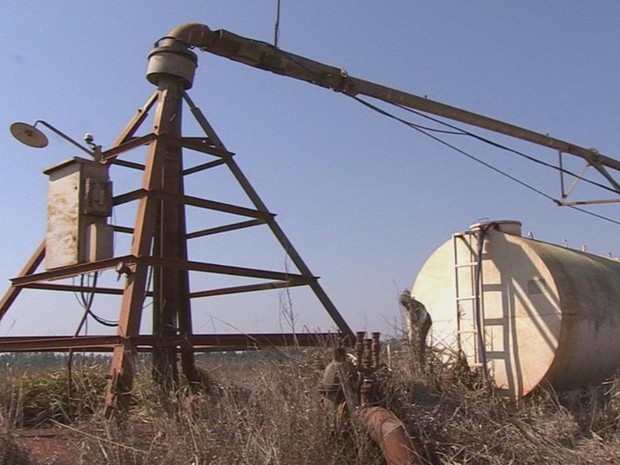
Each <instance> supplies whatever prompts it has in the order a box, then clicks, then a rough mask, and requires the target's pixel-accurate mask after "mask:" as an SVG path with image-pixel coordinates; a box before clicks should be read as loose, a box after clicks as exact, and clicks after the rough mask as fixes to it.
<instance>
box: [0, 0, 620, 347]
mask: <svg viewBox="0 0 620 465" xmlns="http://www.w3.org/2000/svg"><path fill="white" fill-rule="evenodd" d="M275 4H276V2H275V0H231V1H226V2H223V1H209V0H200V1H196V0H194V1H187V0H175V1H167V2H163V1H161V0H152V1H148V2H146V1H133V2H122V1H119V0H111V1H106V2H101V1H94V0H88V1H85V0H73V1H71V0H58V1H55V2H36V6H35V4H34V3H32V2H23V1H18V0H4V1H3V2H2V13H1V14H0V31H1V32H0V34H1V37H2V46H1V47H0V69H1V70H2V72H1V73H0V95H1V101H2V105H1V106H0V154H1V156H2V160H3V163H2V167H3V169H2V171H1V172H0V176H1V180H2V181H1V182H0V189H1V197H0V198H1V199H2V200H1V202H2V203H1V204H2V208H1V209H0V215H2V228H1V230H0V231H1V232H0V244H1V246H2V247H1V249H0V282H1V283H3V285H4V286H7V287H8V279H9V278H10V277H12V276H15V275H16V274H17V273H18V271H19V270H20V269H21V268H22V266H23V265H24V263H25V262H26V260H27V259H28V258H29V257H30V255H31V254H32V253H33V251H34V249H35V248H36V246H37V244H38V243H39V242H40V240H41V239H42V237H43V235H44V229H45V205H46V189H47V179H46V177H45V176H44V175H43V174H42V171H43V169H44V168H45V167H47V166H49V165H52V164H54V163H56V162H58V161H61V160H63V159H65V158H67V157H70V156H75V155H79V153H75V151H74V150H73V149H72V147H71V146H70V145H68V144H67V143H65V142H63V141H62V140H60V139H58V138H56V137H53V136H52V135H51V134H48V135H50V139H51V143H50V145H49V147H48V148H46V149H43V150H35V149H31V148H28V147H25V146H23V145H21V144H19V143H18V142H17V141H15V140H14V139H13V138H12V137H11V135H10V133H9V131H8V128H9V125H10V124H11V123H12V122H14V121H26V122H34V121H35V120H37V119H44V120H46V121H48V122H50V123H52V124H53V125H55V126H56V127H58V128H59V129H61V130H63V131H64V132H66V133H68V134H70V135H71V136H73V137H75V138H76V139H78V140H81V138H82V135H83V134H84V133H85V132H90V133H92V134H93V135H94V136H95V138H96V141H97V142H98V143H100V144H102V145H103V146H104V148H105V146H107V145H109V144H111V143H112V142H113V140H114V139H115V137H116V135H117V134H118V132H119V131H120V130H121V129H122V128H123V126H124V125H125V124H126V123H127V121H128V120H129V118H130V117H131V116H132V115H133V113H134V112H135V110H136V109H137V108H138V107H140V106H141V105H142V104H143V103H144V102H145V100H146V99H147V97H148V96H149V95H150V94H151V93H152V91H153V87H152V85H151V84H149V83H148V82H147V81H146V79H145V69H146V58H147V53H148V51H149V50H150V48H151V47H152V45H153V43H154V42H155V40H157V39H159V38H160V37H162V36H164V35H166V33H167V32H168V31H169V30H170V29H172V28H173V27H174V26H177V25H179V24H182V23H186V22H200V23H205V24H207V25H209V26H210V27H211V28H212V29H220V28H222V29H227V30H229V31H231V32H234V33H236V34H239V35H243V36H246V37H251V38H255V39H260V40H264V41H268V42H271V41H272V39H273V27H274V17H275ZM619 18H620V3H618V2H615V1H611V0H608V1H599V2H583V1H574V0H566V1H563V2H554V1H533V0H527V1H520V2H501V1H479V0H471V1H467V2H463V1H456V0H446V1H414V0H400V1H396V0H394V1H383V2H379V1H370V0H366V1H363V0H339V1H337V2H334V1H328V0H314V1H311V2H299V1H292V0H282V13H281V35H280V46H281V48H283V49H285V50H288V51H290V52H293V53H296V54H299V55H303V56H307V57H309V58H312V59H314V60H317V61H322V62H325V63H328V64H332V65H335V66H338V67H342V68H345V69H346V70H347V71H348V72H349V74H350V75H353V76H356V77H360V78H363V79H367V80H371V81H375V82H378V83H381V84H384V85H388V86H392V87H396V88H399V89H402V90H406V91H408V92H411V93H414V94H418V95H426V96H428V97H429V98H432V99H434V100H438V101H441V102H445V103H448V104H450V105H454V106H458V107H461V108H465V109H468V110H470V111H474V112H478V113H482V114H485V115H488V116H492V117H495V118H498V119H502V120H505V121H508V122H511V123H514V124H518V125H522V126H525V127H527V128H530V129H533V130H536V131H539V132H543V133H549V134H550V135H552V136H555V137H558V138H561V139H565V140H568V141H572V142H574V143H576V144H579V145H582V146H585V147H595V148H597V149H598V150H599V151H601V152H602V153H604V154H606V155H608V156H611V157H614V158H618V157H620V153H618V151H617V148H618V140H619V138H620V135H619V134H620V133H619V131H618V123H619V122H620V64H619V63H620V60H619V59H618V56H620V53H619V52H620V50H619V47H620V45H619V44H620V29H619V28H618V20H619ZM198 59H199V68H198V72H197V76H196V80H195V84H194V88H193V89H192V90H191V91H190V95H191V97H192V99H193V100H194V101H195V102H196V104H197V105H198V106H200V107H201V109H202V110H203V112H204V113H205V115H206V116H207V118H208V119H209V121H210V122H211V124H212V125H213V126H214V127H215V129H216V131H217V132H218V134H219V135H220V137H221V138H222V139H223V140H224V142H225V144H226V145H227V147H228V148H229V150H231V151H233V152H235V153H236V154H237V156H236V159H237V163H239V164H240V166H241V167H242V169H243V170H244V171H245V173H246V175H247V176H248V177H249V179H250V180H251V182H252V183H253V185H254V187H255V188H256V190H257V191H258V192H259V193H260V195H261V196H262V197H263V200H264V201H265V203H266V204H267V206H268V207H269V208H270V210H271V211H273V212H275V213H277V214H278V217H277V219H278V222H279V224H280V226H281V227H282V228H283V229H284V231H285V232H286V233H287V235H288V236H289V238H290V239H291V241H292V242H293V244H294V245H295V246H296V248H297V249H298V251H299V252H300V254H301V255H302V257H303V258H304V259H305V261H306V262H307V264H308V265H309V267H310V269H311V270H312V271H313V273H314V274H316V275H318V276H321V283H322V285H323V287H324V288H325V290H326V291H327V293H328V294H329V295H330V297H331V298H332V300H333V301H334V303H335V304H336V306H337V307H338V308H339V309H340V311H341V313H342V315H343V316H344V318H345V319H346V320H347V321H348V322H349V324H350V326H351V327H352V328H353V329H354V330H356V329H367V330H380V331H383V332H386V333H392V332H393V329H392V326H393V325H394V324H395V321H397V320H398V319H399V318H400V315H399V308H398V303H397V296H398V294H399V292H400V291H401V290H403V289H405V288H407V287H410V285H411V284H412V282H413V280H414V279H415V276H416V274H417V272H418V270H419V269H420V267H421V265H422V264H423V262H424V260H425V259H426V257H428V256H429V254H430V253H431V252H432V251H433V250H434V249H435V248H436V247H437V246H439V245H440V244H441V243H443V242H444V241H445V240H447V239H449V237H450V234H451V233H452V232H455V231H458V230H463V229H466V228H467V227H468V226H469V225H470V224H472V223H475V222H477V221H480V220H481V219H517V220H520V221H522V222H523V229H524V232H525V233H528V232H530V231H531V232H532V233H533V234H534V236H535V237H536V238H539V239H542V240H546V241H549V242H555V243H560V242H562V241H563V240H566V241H568V244H569V245H570V246H573V247H575V248H580V247H581V246H582V245H586V246H587V248H588V250H589V251H592V252H595V253H601V254H607V253H613V254H614V255H620V246H619V245H618V234H619V233H620V228H619V226H618V225H616V224H613V223H609V222H605V221H602V220H599V219H596V218H593V217H590V216H587V215H584V214H583V213H579V212H576V211H573V210H570V209H566V208H559V207H557V206H555V205H554V204H553V203H552V202H551V201H549V200H548V199H545V198H543V197H540V196H539V195H537V194H535V193H533V192H531V191H529V190H527V189H525V188H523V187H522V186H520V185H518V184H516V183H514V182H513V181H510V180H508V179H506V178H505V177H502V176H499V175H498V174H496V173H494V172H492V171H490V170H489V169H487V168H485V167H483V166H481V165H479V164H477V163H475V162H473V161H471V160H469V159H467V158H465V157H464V156H462V155H459V154H458V153H456V152H454V151H451V150H450V149H448V148H446V147H444V146H442V145H440V144H438V143H436V142H433V141H432V140H430V139H428V138H426V137H425V136H423V135H420V134H418V133H417V132H415V131H412V130H411V129H408V128H406V127H405V126H403V125H400V124H399V123H396V122H394V121H391V120H389V119H387V118H385V117H383V116H380V115H378V114H376V113H374V112H372V111H370V110H368V109H367V108H365V107H363V106H361V105H360V104H359V103H357V102H355V101H353V100H351V99H349V98H347V97H345V96H342V95H340V94H336V93H333V92H330V91H328V90H325V89H321V88H315V87H313V86H311V85H309V84H306V83H302V82H299V81H294V80H291V79H287V78H283V77H279V76H275V75H272V74H269V73H266V72H263V71H259V70H254V69H250V68H248V67H245V66H243V65H240V64H237V63H233V62H229V61H227V60H225V59H223V58H220V57H215V56H210V55H207V54H199V57H198ZM385 108H388V107H385ZM388 109H389V108H388ZM390 111H394V110H393V109H390ZM187 114H188V115H189V113H187ZM399 114H400V115H402V116H405V117H407V118H410V119H413V120H414V121H416V122H418V123H422V124H428V123H425V122H424V121H423V120H420V119H419V118H416V117H415V116H413V115H408V114H403V113H402V112H401V113H399ZM185 118H186V119H189V116H186V117H185ZM476 132H478V133H480V134H482V135H485V136H487V137H492V138H493V139H494V140H497V141H499V142H502V143H505V144H509V145H510V146H511V147H515V148H518V149H520V150H523V151H526V152H527V153H528V154H529V155H531V156H534V157H537V158H540V159H543V160H545V161H548V162H552V163H553V162H555V161H556V158H557V155H556V154H555V153H554V152H553V151H551V150H547V149H543V148H540V147H536V146H532V145H529V144H524V143H518V142H516V141H511V140H507V139H505V138H501V137H498V136H493V135H489V134H485V133H484V132H483V131H478V130H476ZM441 137H442V138H443V139H446V140H449V141H450V142H453V143H455V144H457V145H458V146H459V147H462V148H463V149H465V150H467V151H468V152H470V153H472V154H475V155H476V156H477V157H479V158H480V159H482V160H484V161H486V162H488V163H492V164H493V165H494V166H496V167H498V168H500V169H502V170H505V171H507V172H509V173H510V174H511V175H513V176H516V177H518V178H519V179H522V180H523V181H525V182H527V183H529V184H531V185H533V186H535V187H536V188H538V189H540V190H542V191H544V192H546V193H548V194H549V195H552V196H554V197H557V196H559V189H560V187H559V177H558V174H557V173H556V172H553V171H551V170H548V169H546V168H543V167H541V166H539V165H535V164H533V163H531V162H528V161H525V160H523V159H520V158H517V157H516V156H514V155H510V154H508V153H506V152H502V151H499V150H497V149H493V148H491V147H489V146H487V145H484V144H480V143H474V142H473V141H471V140H468V139H466V138H463V137H460V138H459V137H454V136H448V135H441ZM581 165H582V163H581V162H580V161H579V162H577V161H576V160H573V162H572V163H571V164H570V168H571V169H574V170H577V171H578V170H579V169H580V167H581ZM587 173H588V175H589V176H591V177H592V178H593V179H598V178H597V177H596V176H595V175H594V173H592V169H590V170H588V172H587ZM113 176H114V173H113ZM118 176H119V178H114V179H113V180H114V183H115V187H118V188H120V187H121V186H123V183H124V182H125V181H126V180H125V179H123V178H122V176H126V174H125V173H122V174H119V175H118ZM225 181H226V179H224V178H222V179H220V178H217V179H216V180H211V179H210V178H209V175H206V174H205V177H204V178H202V177H201V178H200V180H194V179H193V180H192V187H191V189H192V190H193V192H194V193H195V194H200V195H204V196H207V195H209V196H210V197H211V198H213V199H214V200H221V201H230V199H237V194H236V190H235V189H234V188H235V187H236V186H234V185H233V184H234V183H233V182H232V181H231V180H230V179H228V180H227V181H226V182H225ZM229 185H230V187H229ZM117 193H119V192H118V191H117ZM607 197H609V195H608V193H606V192H604V191H602V190H600V189H598V190H593V189H587V188H584V187H579V188H578V189H577V190H576V192H575V199H585V198H588V199H591V198H607ZM589 210H590V211H592V212H596V213H598V214H602V215H605V216H608V217H610V218H613V219H614V220H620V214H618V209H617V206H615V205H607V206H604V207H592V208H589ZM200 221H201V220H200V219H198V220H196V224H201V223H200ZM252 231H253V230H252ZM252 231H247V232H243V233H231V234H230V235H229V237H227V238H226V241H230V242H229V243H227V245H224V242H223V241H224V240H225V239H224V238H218V239H216V240H214V242H213V244H214V245H213V246H211V242H209V241H205V242H202V244H203V245H202V246H201V247H203V248H202V249H201V253H203V255H204V257H203V258H204V259H207V260H210V261H216V260H221V261H222V262H226V263H232V264H237V265H242V266H258V267H260V266H261V264H262V265H263V266H264V267H265V268H274V269H283V267H284V266H285V264H284V261H285V260H284V253H283V251H282V250H281V249H278V248H277V247H275V248H270V247H271V246H265V247H263V245H262V244H263V241H267V240H268V239H269V238H266V237H264V236H265V235H266V234H265V232H264V230H263V232H256V233H255V232H252ZM218 241H220V242H218ZM259 262H260V263H259ZM289 266H291V265H289ZM3 291H4V289H3V290H2V292H3ZM296 292H297V291H296ZM296 292H293V293H292V294H291V299H292V305H293V311H294V312H295V313H296V314H298V315H299V323H298V327H300V326H301V325H303V324H305V325H307V326H309V327H311V328H313V329H314V328H320V329H323V330H326V329H329V328H331V327H333V325H332V324H331V322H330V320H329V318H328V317H327V316H326V315H325V312H324V311H322V309H321V308H320V304H319V303H318V301H316V300H315V299H313V298H312V296H310V295H308V294H307V293H305V294H304V291H301V292H300V293H299V292H297V293H296ZM57 294H58V293H53V294H49V293H47V294H46V293H43V292H41V291H30V292H25V293H23V294H22V296H20V298H19V299H18V302H17V304H15V305H14V310H12V311H11V312H10V313H9V314H8V315H7V316H6V317H5V318H4V320H3V321H2V322H1V323H0V335H7V334H28V333H36V334H72V333H73V331H74V330H75V326H76V323H77V321H78V320H79V317H80V315H81V310H80V309H79V307H77V304H76V302H75V299H74V298H73V296H66V295H65V296H58V295H57ZM261 294H268V295H259V294H255V295H251V296H250V295H249V296H244V297H243V298H241V299H237V301H233V302H232V303H228V301H227V300H226V298H224V297H222V298H217V299H210V300H209V301H204V300H202V301H197V302H196V303H195V305H194V313H195V319H196V328H195V329H196V331H197V332H211V331H213V330H216V331H222V332H224V331H231V328H232V327H233V326H234V327H239V328H240V329H242V330H244V331H248V332H251V331H270V330H277V329H278V328H279V325H280V323H279V316H278V314H279V310H278V309H279V308H280V306H281V304H280V301H281V299H282V297H283V296H282V295H280V294H278V293H277V292H276V293H273V292H272V293H261ZM233 300H234V299H233ZM95 308H96V309H97V311H99V312H100V313H101V314H103V315H105V316H106V317H107V318H109V319H114V318H115V317H116V314H117V312H118V306H116V304H113V303H111V302H107V301H98V302H96V304H95ZM145 318H147V316H146V314H145ZM396 325H398V323H396ZM95 330H98V328H96V327H95V326H93V324H92V323H91V325H90V326H89V332H90V333H94V332H95Z"/></svg>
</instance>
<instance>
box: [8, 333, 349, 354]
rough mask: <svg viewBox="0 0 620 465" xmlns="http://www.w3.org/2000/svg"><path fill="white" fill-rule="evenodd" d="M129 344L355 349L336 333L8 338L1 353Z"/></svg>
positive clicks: (111, 347) (107, 349)
mask: <svg viewBox="0 0 620 465" xmlns="http://www.w3.org/2000/svg"><path fill="white" fill-rule="evenodd" d="M125 340H127V341H129V342H130V343H131V344H132V345H133V346H134V348H135V350H136V351H139V352H148V351H151V350H152V348H153V347H156V346H161V347H178V348H182V347H187V346H190V347H192V348H193V349H194V351H196V352H216V351H242V350H255V349H261V348H266V347H311V346H328V345H335V344H336V343H341V344H344V345H346V346H351V345H352V340H351V339H350V338H346V337H342V335H340V334H337V333H250V334H192V335H187V336H182V335H179V336H173V337H156V336H153V335H137V336H130V337H128V338H121V337H120V336H118V335H108V336H105V335H104V336H77V337H75V336H12V337H11V336H5V337H2V338H1V339H0V353H2V352H32V351H36V352H67V351H70V350H86V351H89V352H112V351H113V350H114V348H115V347H116V346H118V345H122V344H123V343H124V341H125Z"/></svg>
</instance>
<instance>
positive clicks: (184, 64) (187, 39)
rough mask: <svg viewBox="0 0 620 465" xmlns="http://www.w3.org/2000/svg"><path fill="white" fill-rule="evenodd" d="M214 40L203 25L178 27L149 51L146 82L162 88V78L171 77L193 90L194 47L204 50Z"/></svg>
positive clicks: (195, 61)
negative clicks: (160, 84)
mask: <svg viewBox="0 0 620 465" xmlns="http://www.w3.org/2000/svg"><path fill="white" fill-rule="evenodd" d="M213 37H214V34H213V32H211V29H209V27H208V26H206V25H204V24H198V23H186V24H182V25H180V26H177V27H175V28H174V29H172V30H171V31H170V32H169V33H168V35H166V36H165V37H163V38H161V39H159V40H158V41H157V42H156V43H155V48H153V49H152V50H151V51H150V52H149V56H148V60H149V62H148V67H147V71H146V79H147V80H148V81H149V82H150V83H151V84H154V85H159V82H160V80H161V78H162V77H172V78H176V79H178V80H179V81H180V82H181V84H182V85H183V88H184V89H186V90H187V89H190V88H191V87H192V85H193V83H194V75H195V72H196V68H197V67H198V58H197V57H196V54H195V53H194V52H192V51H191V48H194V47H198V48H203V47H205V46H207V45H208V44H209V43H211V42H212V41H213Z"/></svg>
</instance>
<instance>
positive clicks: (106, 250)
mask: <svg viewBox="0 0 620 465" xmlns="http://www.w3.org/2000/svg"><path fill="white" fill-rule="evenodd" d="M43 172H44V173H45V174H47V175H48V177H49V188H48V197H47V226H46V233H45V269H47V270H51V269H55V268H60V267H64V266H70V265H77V264H79V263H88V262H94V261H97V260H103V259H106V258H111V257H112V256H113V253H114V251H113V245H114V231H113V229H112V226H110V225H109V224H108V217H109V216H110V215H111V214H112V182H111V181H110V177H109V173H108V166H106V165H102V164H101V163H98V162H96V161H93V160H86V159H84V158H79V157H74V158H70V159H68V160H65V161H63V162H60V163H58V164H56V165H53V166H50V167H49V168H47V169H46V170H45V171H43Z"/></svg>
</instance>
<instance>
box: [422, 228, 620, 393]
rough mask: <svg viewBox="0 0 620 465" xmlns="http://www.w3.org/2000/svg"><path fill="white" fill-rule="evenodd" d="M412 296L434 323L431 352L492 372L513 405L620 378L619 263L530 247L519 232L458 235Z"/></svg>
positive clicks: (435, 257)
mask: <svg viewBox="0 0 620 465" xmlns="http://www.w3.org/2000/svg"><path fill="white" fill-rule="evenodd" d="M411 293H412V296H413V297H415V298H416V299H417V300H418V301H420V302H422V303H423V304H424V305H425V306H426V309H427V311H428V312H429V313H430V315H431V317H432V320H433V326H432V328H431V343H432V344H433V345H434V346H435V347H438V348H440V349H441V348H443V349H445V350H447V351H451V352H452V353H453V354H457V353H460V354H461V355H462V356H464V357H466V359H467V361H468V363H469V364H470V366H478V367H481V368H482V367H483V365H484V366H485V367H486V371H487V372H488V373H489V375H490V376H491V378H492V379H493V380H494V382H495V385H496V386H497V388H498V389H499V390H500V391H501V392H503V393H504V394H506V395H507V396H509V397H511V398H515V399H516V398H520V397H523V396H525V395H527V394H528V393H529V392H531V391H532V390H533V389H534V388H535V387H536V386H538V385H539V384H541V383H542V382H543V381H544V382H548V383H549V384H550V385H551V386H553V387H555V388H557V389H565V388H571V387H575V386H579V385H583V384H588V383H594V382H597V381H600V380H602V379H604V378H606V377H608V376H610V375H611V374H613V373H614V372H615V371H616V370H618V369H620V263H619V262H618V261H616V260H614V259H611V258H606V257H601V256H597V255H592V254H588V253H585V252H579V251H576V250H571V249H568V248H565V247H560V246H557V245H553V244H549V243H545V242H541V241H537V240H533V239H531V238H525V237H521V235H520V223H519V222H515V221H498V222H488V223H479V224H476V225H474V226H472V228H471V229H470V230H469V231H466V232H463V233H457V234H454V235H453V236H452V238H451V239H450V240H448V241H447V242H445V243H444V244H443V245H441V246H440V247H439V248H438V249H437V250H436V251H435V252H434V253H433V254H432V255H431V256H430V257H429V258H428V260H427V261H426V263H424V265H423V266H422V269H421V270H420V272H419V274H418V277H417V279H416V281H415V283H414V285H413V289H412V291H411ZM479 328H480V329H481V331H479Z"/></svg>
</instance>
